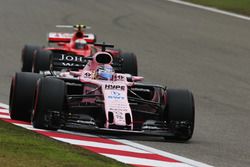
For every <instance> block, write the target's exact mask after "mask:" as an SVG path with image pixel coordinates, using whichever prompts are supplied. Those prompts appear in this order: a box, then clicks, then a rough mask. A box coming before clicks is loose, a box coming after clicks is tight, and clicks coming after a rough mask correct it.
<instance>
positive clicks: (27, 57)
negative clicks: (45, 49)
mask: <svg viewBox="0 0 250 167" xmlns="http://www.w3.org/2000/svg"><path fill="white" fill-rule="evenodd" d="M39 49H40V47H39V46H32V45H25V46H24V47H23V50H22V59H21V61H22V68H21V71H22V72H31V71H32V63H33V56H34V53H35V52H36V50H39Z"/></svg>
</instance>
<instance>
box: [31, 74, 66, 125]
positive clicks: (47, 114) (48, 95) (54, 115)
mask: <svg viewBox="0 0 250 167" xmlns="http://www.w3.org/2000/svg"><path fill="white" fill-rule="evenodd" d="M35 94H36V95H35V96H36V97H35V102H34V110H33V113H32V124H33V127H34V128H40V129H50V130H57V129H58V128H60V119H58V118H60V114H61V113H62V111H63V105H64V102H65V101H64V100H65V83H64V81H62V80H59V79H56V78H53V77H45V78H41V79H40V80H39V81H38V84H37V89H36V93H35Z"/></svg>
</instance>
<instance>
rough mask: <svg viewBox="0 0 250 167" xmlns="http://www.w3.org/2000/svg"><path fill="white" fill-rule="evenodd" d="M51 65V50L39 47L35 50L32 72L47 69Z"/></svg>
mask: <svg viewBox="0 0 250 167" xmlns="http://www.w3.org/2000/svg"><path fill="white" fill-rule="evenodd" d="M50 65H51V51H49V50H44V49H40V50H37V52H36V54H35V55H34V60H33V72H34V73H39V72H40V71H48V70H49V69H50Z"/></svg>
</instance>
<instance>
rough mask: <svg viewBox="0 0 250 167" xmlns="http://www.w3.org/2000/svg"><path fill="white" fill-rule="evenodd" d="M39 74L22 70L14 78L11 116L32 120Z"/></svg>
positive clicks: (11, 95) (10, 99)
mask: <svg viewBox="0 0 250 167" xmlns="http://www.w3.org/2000/svg"><path fill="white" fill-rule="evenodd" d="M41 77H42V76H41V75H39V74H33V73H27V72H20V73H16V74H15V76H14V77H13V78H12V82H11V88H10V96H9V112H10V118H11V119H15V120H21V121H28V122H30V118H31V111H32V106H33V99H34V92H35V87H36V82H37V80H38V79H39V78H41Z"/></svg>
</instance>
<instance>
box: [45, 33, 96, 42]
mask: <svg viewBox="0 0 250 167" xmlns="http://www.w3.org/2000/svg"><path fill="white" fill-rule="evenodd" d="M73 35H74V33H60V32H50V33H49V34H48V42H49V43H59V42H65V43H69V42H70V40H71V39H72V37H73ZM83 38H84V39H85V40H86V42H88V43H95V41H96V36H95V35H94V34H91V33H89V34H84V37H83Z"/></svg>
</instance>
